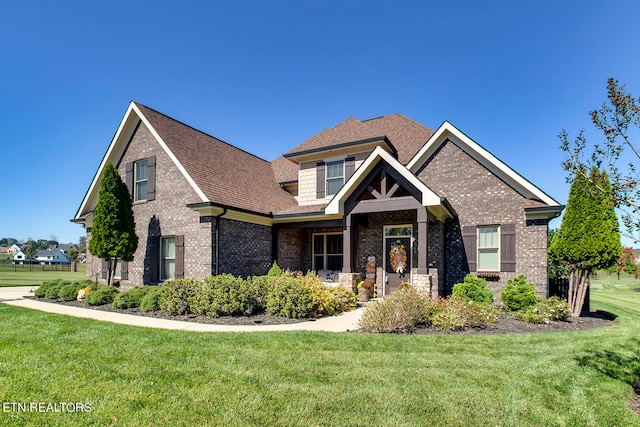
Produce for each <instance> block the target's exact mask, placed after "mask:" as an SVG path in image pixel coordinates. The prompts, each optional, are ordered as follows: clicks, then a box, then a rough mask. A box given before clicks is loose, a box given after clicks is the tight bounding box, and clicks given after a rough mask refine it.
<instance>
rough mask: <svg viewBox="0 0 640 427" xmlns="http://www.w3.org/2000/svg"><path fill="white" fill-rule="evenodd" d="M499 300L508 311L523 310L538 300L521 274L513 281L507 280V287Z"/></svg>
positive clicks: (531, 286) (533, 290) (532, 287)
mask: <svg viewBox="0 0 640 427" xmlns="http://www.w3.org/2000/svg"><path fill="white" fill-rule="evenodd" d="M500 298H501V299H502V302H503V303H504V305H505V306H506V307H507V309H508V310H509V311H520V310H524V309H526V308H527V307H531V306H533V305H535V304H536V303H537V302H538V301H539V300H540V298H538V296H537V295H536V291H535V288H534V286H533V284H531V283H527V278H526V277H525V276H523V275H522V274H521V275H519V276H518V277H516V278H515V279H509V280H507V287H506V288H504V291H502V293H501V294H500Z"/></svg>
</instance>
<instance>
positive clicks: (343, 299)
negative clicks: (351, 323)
mask: <svg viewBox="0 0 640 427" xmlns="http://www.w3.org/2000/svg"><path fill="white" fill-rule="evenodd" d="M327 290H328V291H329V292H331V293H332V294H333V295H334V296H335V298H336V301H337V303H338V305H337V307H336V313H343V312H345V311H351V310H355V309H356V306H357V304H358V296H357V295H356V294H354V293H353V291H352V290H351V289H348V288H347V287H345V286H335V287H328V288H327Z"/></svg>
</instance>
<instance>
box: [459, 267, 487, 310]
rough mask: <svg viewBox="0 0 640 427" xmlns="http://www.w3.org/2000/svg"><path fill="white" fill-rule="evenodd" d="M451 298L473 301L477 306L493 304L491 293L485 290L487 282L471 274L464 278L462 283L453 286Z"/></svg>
mask: <svg viewBox="0 0 640 427" xmlns="http://www.w3.org/2000/svg"><path fill="white" fill-rule="evenodd" d="M452 294H453V296H456V297H460V298H462V299H463V300H464V301H473V302H475V303H478V304H485V305H486V304H493V292H491V290H490V289H489V288H487V281H486V280H484V279H482V278H480V277H476V276H474V275H473V274H467V275H466V276H464V282H463V283H456V284H455V285H453V292H452Z"/></svg>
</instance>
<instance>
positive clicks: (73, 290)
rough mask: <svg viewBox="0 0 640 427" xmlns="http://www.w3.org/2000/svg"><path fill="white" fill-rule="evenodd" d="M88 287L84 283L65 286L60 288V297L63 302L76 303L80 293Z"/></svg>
mask: <svg viewBox="0 0 640 427" xmlns="http://www.w3.org/2000/svg"><path fill="white" fill-rule="evenodd" d="M85 286H86V284H85V283H84V281H82V282H73V283H70V284H68V285H64V286H63V287H62V288H60V292H58V296H59V297H60V299H61V300H63V301H75V300H76V298H77V296H78V291H79V290H80V289H83V288H84V287H85Z"/></svg>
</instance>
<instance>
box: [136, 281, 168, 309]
mask: <svg viewBox="0 0 640 427" xmlns="http://www.w3.org/2000/svg"><path fill="white" fill-rule="evenodd" d="M163 291H164V288H163V287H162V286H149V290H148V291H147V294H146V295H145V296H144V297H142V300H141V301H140V310H142V311H144V312H145V313H147V312H149V311H159V310H160V298H161V296H162V292H163Z"/></svg>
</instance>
